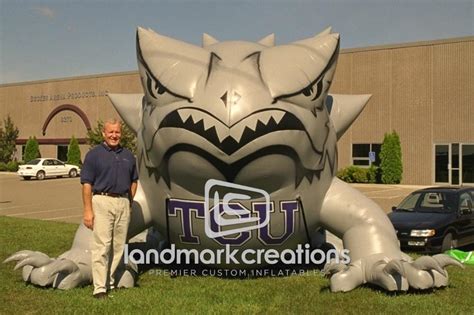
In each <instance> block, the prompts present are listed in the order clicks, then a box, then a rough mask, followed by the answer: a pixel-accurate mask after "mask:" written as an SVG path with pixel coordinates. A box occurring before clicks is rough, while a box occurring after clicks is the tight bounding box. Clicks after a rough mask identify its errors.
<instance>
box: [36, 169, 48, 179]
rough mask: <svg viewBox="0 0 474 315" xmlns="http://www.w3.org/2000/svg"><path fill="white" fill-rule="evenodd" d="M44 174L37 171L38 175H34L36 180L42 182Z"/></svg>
mask: <svg viewBox="0 0 474 315" xmlns="http://www.w3.org/2000/svg"><path fill="white" fill-rule="evenodd" d="M45 175H46V174H45V173H44V172H43V171H39V172H38V173H36V178H37V179H38V180H43V179H44V178H45Z"/></svg>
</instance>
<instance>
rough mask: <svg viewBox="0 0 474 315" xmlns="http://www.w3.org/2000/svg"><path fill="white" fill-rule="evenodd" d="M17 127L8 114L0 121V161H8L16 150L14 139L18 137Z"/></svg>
mask: <svg viewBox="0 0 474 315" xmlns="http://www.w3.org/2000/svg"><path fill="white" fill-rule="evenodd" d="M18 133H19V131H18V128H17V127H16V126H15V124H14V123H13V121H12V119H11V118H10V114H8V115H7V117H6V118H5V119H4V120H3V126H2V124H1V123H0V161H1V162H4V163H8V161H10V160H11V159H12V158H13V155H14V154H15V152H16V139H17V138H18Z"/></svg>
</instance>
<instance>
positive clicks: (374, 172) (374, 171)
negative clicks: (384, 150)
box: [367, 164, 380, 184]
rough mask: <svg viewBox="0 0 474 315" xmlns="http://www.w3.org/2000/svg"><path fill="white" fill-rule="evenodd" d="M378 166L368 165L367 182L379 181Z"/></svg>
mask: <svg viewBox="0 0 474 315" xmlns="http://www.w3.org/2000/svg"><path fill="white" fill-rule="evenodd" d="M379 170H380V169H379V168H378V167H377V166H375V165H373V164H372V165H370V167H369V168H368V169H367V182H368V183H371V184H375V183H378V182H379V177H380V176H379Z"/></svg>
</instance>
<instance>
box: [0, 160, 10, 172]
mask: <svg viewBox="0 0 474 315" xmlns="http://www.w3.org/2000/svg"><path fill="white" fill-rule="evenodd" d="M7 169H8V168H7V163H5V162H0V172H6V171H7Z"/></svg>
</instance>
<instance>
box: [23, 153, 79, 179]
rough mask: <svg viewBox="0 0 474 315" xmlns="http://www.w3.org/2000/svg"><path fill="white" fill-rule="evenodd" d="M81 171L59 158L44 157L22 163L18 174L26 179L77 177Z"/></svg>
mask: <svg viewBox="0 0 474 315" xmlns="http://www.w3.org/2000/svg"><path fill="white" fill-rule="evenodd" d="M80 171H81V170H80V168H79V167H77V166H76V165H72V164H65V163H64V162H61V161H59V160H57V159H49V158H42V159H34V160H31V161H29V162H28V163H26V164H24V165H20V167H19V168H18V172H17V174H18V175H19V176H20V177H23V178H24V179H26V180H28V179H30V178H32V177H36V178H37V179H38V180H43V179H45V178H46V177H61V176H69V177H76V176H77V175H78V174H79V173H80Z"/></svg>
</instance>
